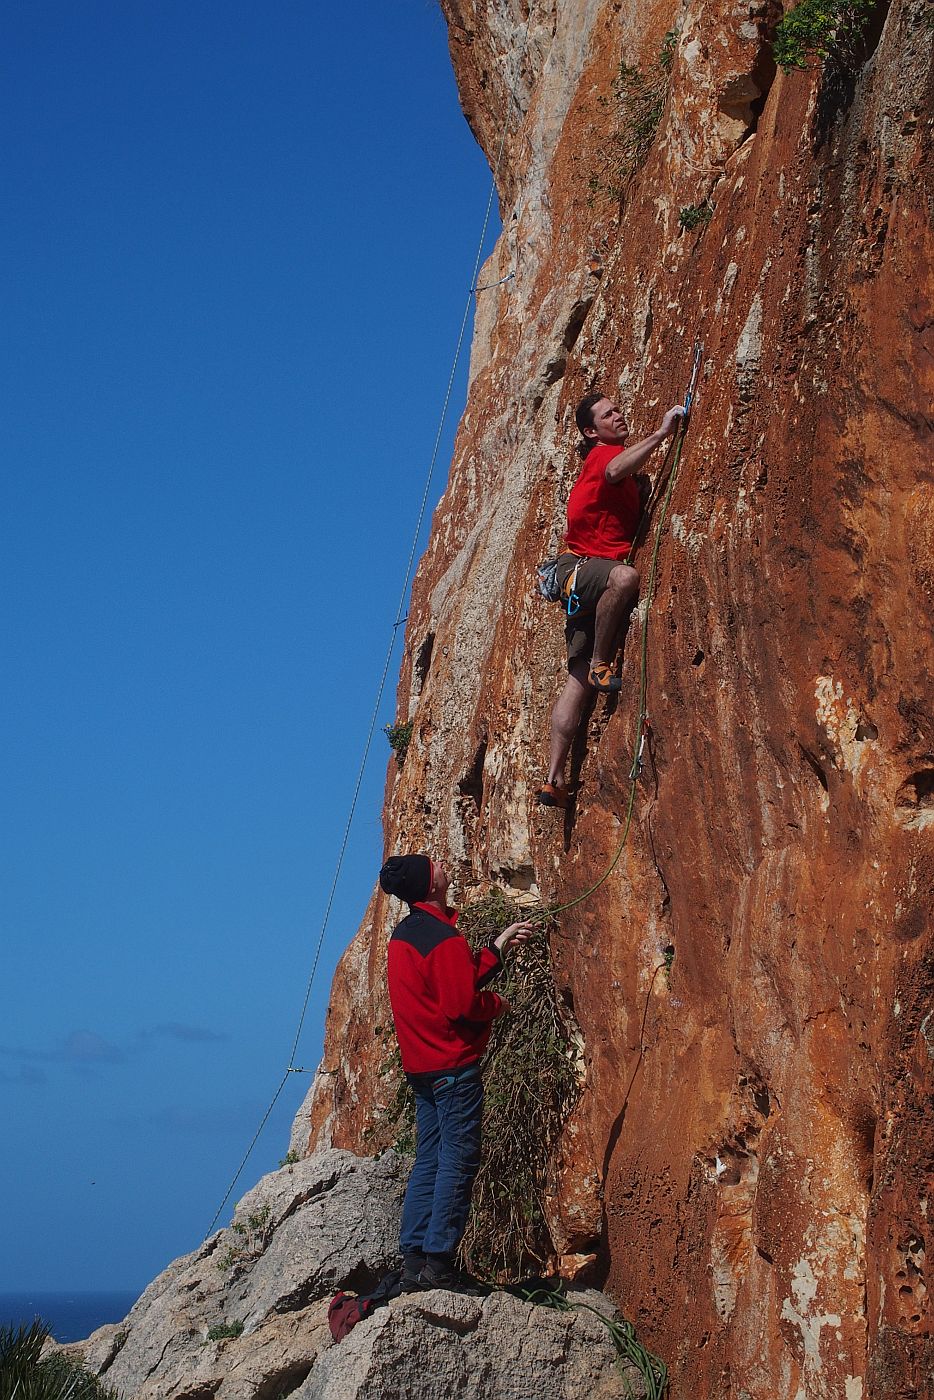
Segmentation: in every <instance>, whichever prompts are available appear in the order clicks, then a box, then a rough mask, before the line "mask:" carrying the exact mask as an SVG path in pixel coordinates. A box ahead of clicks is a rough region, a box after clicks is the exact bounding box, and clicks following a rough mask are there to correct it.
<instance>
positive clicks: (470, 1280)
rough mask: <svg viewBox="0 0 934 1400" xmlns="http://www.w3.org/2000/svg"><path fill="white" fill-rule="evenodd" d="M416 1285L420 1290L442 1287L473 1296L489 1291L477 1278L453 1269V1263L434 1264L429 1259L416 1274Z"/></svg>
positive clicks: (480, 1295)
mask: <svg viewBox="0 0 934 1400" xmlns="http://www.w3.org/2000/svg"><path fill="white" fill-rule="evenodd" d="M418 1286H419V1288H420V1289H422V1290H427V1289H429V1288H444V1289H446V1290H447V1291H448V1292H449V1293H470V1294H472V1295H473V1296H474V1297H482V1296H484V1295H485V1294H487V1293H489V1291H490V1290H489V1288H487V1287H486V1285H485V1284H482V1283H481V1282H480V1280H479V1279H476V1278H474V1277H473V1275H472V1274H465V1273H463V1272H462V1271H461V1270H460V1269H455V1267H454V1265H453V1264H434V1263H431V1262H430V1261H429V1262H428V1263H427V1264H426V1265H425V1267H424V1269H422V1271H421V1273H420V1274H419V1276H418Z"/></svg>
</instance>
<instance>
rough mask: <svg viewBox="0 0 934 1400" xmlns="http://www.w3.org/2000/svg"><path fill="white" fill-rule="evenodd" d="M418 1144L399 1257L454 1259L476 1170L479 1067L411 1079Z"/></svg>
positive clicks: (480, 1110) (480, 1088)
mask: <svg viewBox="0 0 934 1400" xmlns="http://www.w3.org/2000/svg"><path fill="white" fill-rule="evenodd" d="M409 1082H410V1084H411V1085H412V1089H413V1091H414V1094H415V1127H416V1130H417V1144H416V1152H415V1165H414V1166H413V1168H412V1172H411V1175H410V1176H409V1184H408V1187H407V1188H406V1193H405V1204H404V1206H403V1207H402V1232H401V1235H400V1239H399V1244H400V1247H401V1250H402V1253H403V1254H447V1255H453V1254H454V1251H455V1250H456V1249H457V1246H458V1244H459V1243H460V1240H461V1236H462V1235H463V1233H464V1229H465V1228H466V1225H467V1212H468V1211H469V1210H470V1194H471V1192H472V1190H473V1183H474V1177H475V1176H476V1175H477V1169H478V1168H479V1166H480V1127H481V1122H482V1119H483V1081H482V1080H481V1078H480V1070H479V1066H478V1065H468V1066H467V1067H466V1068H465V1069H461V1070H455V1071H453V1072H452V1073H451V1074H437V1075H435V1074H420V1075H412V1076H411V1078H410V1080H409Z"/></svg>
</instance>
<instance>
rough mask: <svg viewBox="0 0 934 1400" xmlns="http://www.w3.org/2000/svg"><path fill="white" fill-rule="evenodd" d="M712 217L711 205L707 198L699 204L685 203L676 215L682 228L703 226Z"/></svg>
mask: <svg viewBox="0 0 934 1400" xmlns="http://www.w3.org/2000/svg"><path fill="white" fill-rule="evenodd" d="M712 218H713V205H712V204H711V202H710V200H709V199H705V200H703V202H702V203H701V204H686V205H685V206H684V208H683V209H682V210H681V212H680V213H679V215H678V223H679V224H680V225H681V227H682V228H683V229H688V230H690V229H695V228H703V227H704V226H705V225H706V224H709V223H710V220H711V219H712Z"/></svg>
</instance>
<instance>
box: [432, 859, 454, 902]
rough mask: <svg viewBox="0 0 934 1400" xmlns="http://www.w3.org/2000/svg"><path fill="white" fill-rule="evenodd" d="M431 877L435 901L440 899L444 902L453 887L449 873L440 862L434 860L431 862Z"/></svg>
mask: <svg viewBox="0 0 934 1400" xmlns="http://www.w3.org/2000/svg"><path fill="white" fill-rule="evenodd" d="M431 875H432V880H431V892H432V895H433V896H434V898H435V899H440V900H441V901H443V900H444V899H445V898H446V896H447V892H448V889H449V888H450V885H451V880H450V877H449V875H448V872H447V871H446V870H445V868H444V866H443V865H442V864H441V862H440V861H437V860H433V861H432V862H431Z"/></svg>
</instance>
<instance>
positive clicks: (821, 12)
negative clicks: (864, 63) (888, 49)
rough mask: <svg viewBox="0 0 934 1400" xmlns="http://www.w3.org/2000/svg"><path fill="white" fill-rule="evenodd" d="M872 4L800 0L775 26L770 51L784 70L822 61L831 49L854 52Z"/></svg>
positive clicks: (852, 0) (851, 0)
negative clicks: (818, 60)
mask: <svg viewBox="0 0 934 1400" xmlns="http://www.w3.org/2000/svg"><path fill="white" fill-rule="evenodd" d="M873 8H874V0H801V3H800V5H795V7H794V9H791V10H789V11H788V13H787V14H786V15H785V17H784V18H783V19H782V20H781V21H780V23H779V25H778V27H777V29H776V30H775V39H774V40H773V43H772V53H773V54H774V57H775V62H776V63H777V64H778V66H779V67H780V68H781V69H783V70H784V72H786V73H790V72H792V70H793V69H795V68H806V67H807V66H808V62H809V60H810V59H812V58H818V59H820V60H821V61H823V60H824V59H825V58H827V57H828V56H829V55H830V53H831V51H833V50H836V51H837V52H838V53H840V54H845V53H850V54H852V53H854V52H855V51H856V50H857V49H858V46H859V43H860V40H861V39H862V37H863V35H864V33H865V31H866V26H867V25H868V23H869V19H870V16H871V15H872V11H873Z"/></svg>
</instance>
